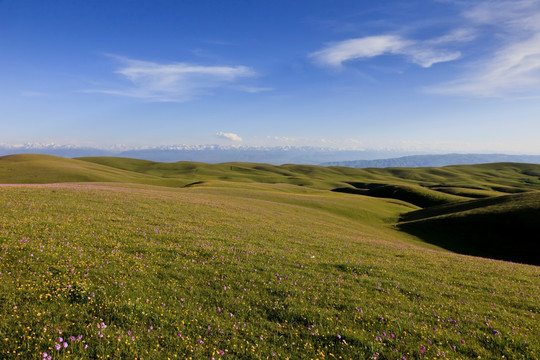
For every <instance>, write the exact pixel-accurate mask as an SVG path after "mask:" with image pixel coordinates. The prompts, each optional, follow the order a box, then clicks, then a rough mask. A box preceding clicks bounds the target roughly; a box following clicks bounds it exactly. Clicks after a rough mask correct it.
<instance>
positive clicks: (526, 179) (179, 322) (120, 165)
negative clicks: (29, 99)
mask: <svg viewBox="0 0 540 360" xmlns="http://www.w3.org/2000/svg"><path fill="white" fill-rule="evenodd" d="M7 160H8V161H7V162H6V158H3V159H0V179H1V182H3V183H8V182H11V183H24V182H34V183H35V184H34V185H28V184H23V185H9V186H0V209H2V211H1V212H0V300H1V302H2V304H3V306H2V307H1V308H0V341H1V345H0V358H8V359H9V358H22V359H40V358H43V354H44V353H46V355H45V358H47V357H48V356H51V358H54V359H64V358H66V359H107V358H116V359H124V358H142V359H167V358H193V359H211V358H215V359H236V358H243V359H266V358H283V359H284V358H291V359H297V358H308V359H309V358H313V359H326V358H342V359H403V358H405V359H417V358H426V359H427V358H429V359H433V358H443V357H445V358H451V359H472V358H475V359H476V358H483V359H495V358H503V357H504V358H507V359H537V358H538V354H539V353H540V325H539V322H538V319H537V317H538V312H539V310H540V306H539V304H540V293H539V292H538V289H539V288H540V268H539V267H537V266H532V265H525V264H518V263H511V262H505V261H497V260H489V259H484V258H477V257H471V256H465V255H459V254H456V253H452V252H448V251H444V250H441V248H440V245H438V244H436V243H433V244H431V243H424V242H422V239H421V238H420V237H417V236H414V234H413V232H411V234H413V235H411V234H409V233H406V232H403V231H401V230H400V229H399V228H398V227H396V225H397V224H399V223H400V222H401V224H413V223H416V224H417V229H418V228H420V225H421V224H422V226H423V227H422V229H424V230H425V229H427V228H428V226H424V224H426V223H430V221H433V219H439V220H438V221H449V220H448V219H451V218H455V217H458V218H466V217H469V216H471V214H473V215H474V214H479V215H478V216H480V217H484V218H485V217H486V216H488V215H490V214H494V213H499V214H506V213H510V212H512V211H516V209H528V210H527V212H528V211H536V210H535V209H537V208H538V195H537V194H538V193H536V192H535V190H536V188H535V187H536V186H537V184H536V183H535V181H536V180H537V179H538V176H537V175H538V174H537V173H535V171H538V167H536V168H535V167H534V166H532V165H531V166H529V165H523V164H502V165H501V164H498V165H492V166H479V167H473V168H467V167H464V168H460V167H456V168H455V169H454V168H453V167H452V168H451V169H446V168H442V169H441V171H442V172H443V173H442V174H441V173H440V172H438V171H436V170H437V169H430V170H429V171H427V172H426V173H425V176H421V175H420V173H419V172H416V169H399V171H397V170H395V169H394V170H393V169H378V171H376V170H371V169H369V170H366V169H364V170H362V172H361V173H355V172H354V171H355V170H356V169H346V168H319V167H304V166H294V165H287V166H280V167H274V166H269V165H261V164H219V165H206V164H193V163H179V164H159V163H150V162H140V161H132V162H131V163H130V162H129V161H126V160H122V159H92V161H86V160H89V159H86V160H85V161H83V160H66V159H60V158H50V157H41V156H37V155H35V156H28V157H23V158H22V159H20V158H19V159H17V157H15V158H8V159H7ZM21 160H22V162H21ZM64 160H66V161H64ZM24 161H34V163H32V165H31V167H30V168H29V167H28V166H26V165H25V164H24ZM35 162H37V163H39V164H40V166H41V167H37V168H35V167H34V164H35ZM55 162H60V163H61V164H55ZM106 162H108V163H106ZM6 163H7V165H6ZM58 165H61V166H60V168H59V170H57V171H55V170H54V169H55V168H56V167H57V166H58ZM113 165H114V166H113ZM255 167H258V169H255ZM178 168H183V169H184V170H183V171H184V173H183V174H182V173H181V172H180V171H179V170H178ZM498 168H499V169H503V170H500V171H504V172H505V176H501V177H500V178H497V176H496V174H497V171H498V170H497V169H498ZM36 169H38V170H39V171H38V170H36ZM73 169H75V170H73ZM251 169H253V171H251ZM396 172H397V173H396ZM447 172H449V173H448V174H447ZM267 173H268V174H267ZM525 173H526V174H525ZM45 174H48V175H47V176H49V177H48V178H47V179H46V180H47V181H45V180H44V179H43V178H42V176H40V175H43V176H44V175H45ZM81 174H84V176H83V175H81ZM360 174H362V175H360ZM452 174H453V175H452ZM23 175H24V176H26V177H23ZM33 175H38V176H37V177H32V176H33ZM399 176H401V177H399ZM445 176H446V177H447V180H446V181H443V180H444V178H445ZM104 177H105V179H103V178H104ZM130 179H134V180H133V181H131V180H130ZM535 179H536V180H535ZM264 180H266V181H264ZM468 180H470V181H468ZM81 181H82V182H81ZM47 182H51V183H54V184H44V183H47ZM295 183H301V185H303V186H299V185H298V184H295ZM360 183H361V184H362V185H361V184H360ZM366 184H384V185H382V186H387V185H392V184H393V185H396V186H403V188H404V189H406V190H408V191H412V192H413V193H414V191H416V189H420V190H419V192H422V191H424V190H429V191H428V194H427V195H425V196H426V197H427V198H430V197H431V196H434V194H436V195H437V196H439V194H450V195H452V196H455V198H452V197H444V196H443V195H441V196H440V197H441V198H445V199H447V200H448V199H453V200H452V201H444V202H443V203H441V204H438V205H435V206H429V207H423V208H421V207H420V206H418V205H415V204H412V203H410V202H406V201H404V200H403V199H399V198H389V197H388V196H385V197H375V196H365V195H356V194H344V193H339V192H332V191H329V190H332V189H336V188H343V187H349V188H351V189H357V190H359V191H363V190H366V191H370V189H369V188H370V187H371V188H376V187H379V185H377V186H374V185H366ZM472 187H474V189H473V190H475V191H476V190H478V192H475V191H473V193H474V194H473V195H474V196H466V194H468V193H469V192H468V190H467V189H471V188H472ZM440 188H443V189H444V190H446V192H444V191H440V190H437V189H440ZM449 188H452V189H458V190H457V191H455V192H454V193H449V192H448V191H447V190H448V189H449ZM460 189H465V190H464V191H463V192H462V191H461V190H460ZM502 190H505V191H506V192H505V193H504V194H506V195H504V196H502V197H500V196H499V195H501V194H503V192H502ZM456 193H459V194H456ZM423 194H425V193H423ZM421 195H422V193H421ZM398 197H401V195H400V196H398ZM532 222H534V221H532ZM430 226H431V225H430ZM437 226H441V225H440V224H439V225H437ZM452 226H455V225H452ZM524 226H525V225H524ZM530 226H532V227H533V226H534V224H532V225H530Z"/></svg>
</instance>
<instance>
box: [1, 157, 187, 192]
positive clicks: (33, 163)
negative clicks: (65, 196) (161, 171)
mask: <svg viewBox="0 0 540 360" xmlns="http://www.w3.org/2000/svg"><path fill="white" fill-rule="evenodd" d="M86 181H89V182H96V181H103V182H131V183H142V184H155V185H164V186H183V185H185V184H186V183H185V182H182V181H178V180H171V179H163V178H162V177H156V176H152V175H148V174H140V173H137V172H132V171H124V170H121V169H118V168H114V167H110V166H103V165H99V164H94V163H91V162H85V161H79V160H73V159H66V158H62V157H57V156H50V155H39V154H24V155H8V156H2V157H0V183H7V184H25V183H26V184H36V183H37V184H45V183H55V182H86Z"/></svg>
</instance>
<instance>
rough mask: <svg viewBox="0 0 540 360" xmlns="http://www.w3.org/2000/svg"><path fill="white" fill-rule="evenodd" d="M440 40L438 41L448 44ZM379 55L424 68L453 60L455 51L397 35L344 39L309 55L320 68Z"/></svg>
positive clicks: (455, 54) (456, 55) (458, 53)
mask: <svg viewBox="0 0 540 360" xmlns="http://www.w3.org/2000/svg"><path fill="white" fill-rule="evenodd" d="M448 41H450V37H448V39H443V40H442V41H441V40H439V42H441V43H442V42H448ZM380 55H403V56H405V57H406V58H407V59H408V61H410V62H412V63H414V64H417V65H420V66H422V67H425V68H428V67H430V66H432V65H433V64H436V63H440V62H446V61H452V60H456V59H458V58H459V57H460V56H461V53H460V52H459V51H448V50H444V49H439V48H437V47H436V46H434V45H433V44H430V43H429V42H422V41H415V40H410V39H406V38H404V37H402V36H399V35H377V36H368V37H363V38H357V39H348V40H344V41H341V42H338V43H335V44H332V45H330V46H328V47H325V48H323V49H321V50H319V51H317V52H314V53H312V54H310V57H311V58H313V59H315V61H316V62H318V63H319V64H321V65H327V66H333V67H339V66H341V65H343V63H344V62H347V61H351V60H359V59H364V58H372V57H375V56H380Z"/></svg>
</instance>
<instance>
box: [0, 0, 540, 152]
mask: <svg viewBox="0 0 540 360" xmlns="http://www.w3.org/2000/svg"><path fill="white" fill-rule="evenodd" d="M0 129H1V130H0V144H4V145H16V144H22V143H43V144H50V143H55V144H64V145H78V146H93V147H103V148H110V147H117V146H124V147H133V148H136V147H149V146H163V145H175V144H187V145H200V144H218V145H224V146H314V147H329V148H336V149H355V150H362V149H399V150H404V151H421V152H422V151H423V152H426V153H436V152H505V153H522V154H525V153H527V154H540V0H511V1H504V0H489V1H488V0H478V1H462V0H418V1H414V0H413V1H386V0H381V1H356V0H355V1H350V0H303V1H302V0H299V1H290V0H267V1H261V0H252V1H248V0H243V1H241V0H230V1H222V0H216V1H211V0H178V1H164V0H154V1H137V0H130V1H122V0H115V1H110V0H109V1H99V0H95V1H79V0H68V1H66V0H54V1H52V0H51V1H48V0H36V1H25V0H0Z"/></svg>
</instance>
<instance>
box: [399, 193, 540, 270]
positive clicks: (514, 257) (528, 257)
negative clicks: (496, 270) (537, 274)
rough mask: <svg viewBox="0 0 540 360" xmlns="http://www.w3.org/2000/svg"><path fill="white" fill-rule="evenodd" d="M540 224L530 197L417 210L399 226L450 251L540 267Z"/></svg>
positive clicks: (534, 197) (535, 196)
mask: <svg viewBox="0 0 540 360" xmlns="http://www.w3.org/2000/svg"><path fill="white" fill-rule="evenodd" d="M539 219H540V192H531V193H526V194H515V195H505V196H498V197H493V198H487V199H480V200H472V201H467V202H461V203H454V204H447V205H441V206H436V207H430V208H426V209H422V210H418V211H413V212H410V213H407V214H404V215H403V216H402V219H401V222H400V223H399V225H398V227H399V228H400V229H401V230H404V231H407V232H409V233H410V234H413V235H415V236H418V237H419V238H421V239H423V240H424V241H427V242H430V243H432V244H434V245H437V246H441V247H443V248H445V249H448V250H451V251H455V252H459V253H465V254H469V255H476V256H483V257H489V258H494V259H504V260H511V261H516V262H525V263H529V264H536V265H540V221H539Z"/></svg>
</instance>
